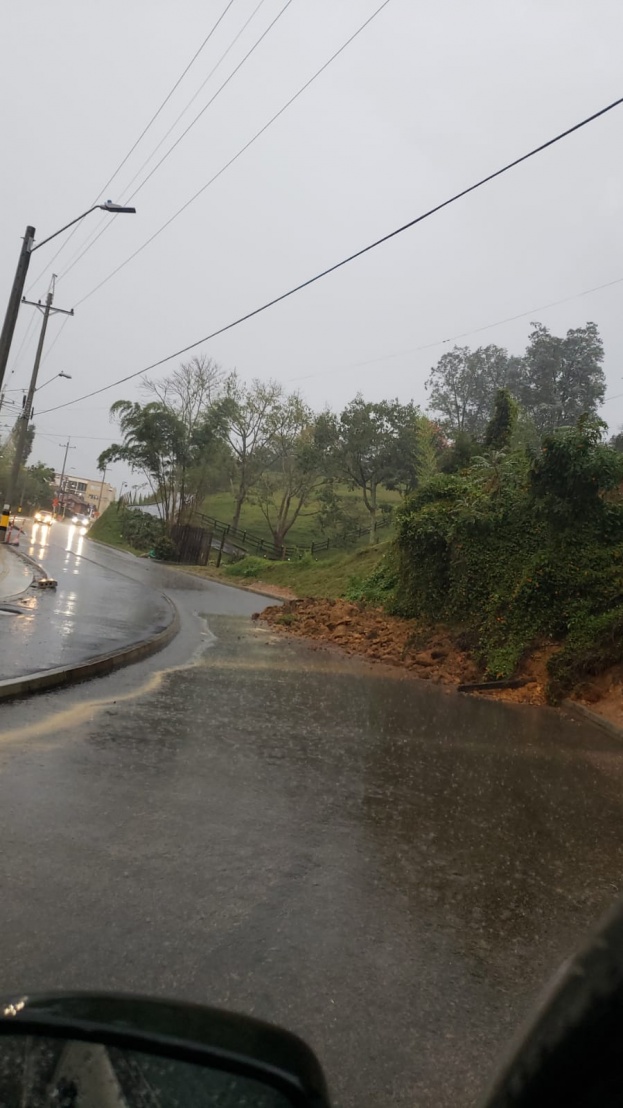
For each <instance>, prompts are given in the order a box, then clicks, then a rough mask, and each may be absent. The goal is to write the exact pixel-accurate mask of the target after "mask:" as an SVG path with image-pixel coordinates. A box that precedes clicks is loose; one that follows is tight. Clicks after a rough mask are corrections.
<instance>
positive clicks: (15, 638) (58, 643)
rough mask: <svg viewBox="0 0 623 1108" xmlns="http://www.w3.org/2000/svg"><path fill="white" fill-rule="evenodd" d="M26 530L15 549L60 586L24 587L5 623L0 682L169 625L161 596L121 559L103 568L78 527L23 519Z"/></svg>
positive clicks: (136, 639)
mask: <svg viewBox="0 0 623 1108" xmlns="http://www.w3.org/2000/svg"><path fill="white" fill-rule="evenodd" d="M25 531H26V534H25V535H24V536H22V538H21V541H20V547H19V548H20V552H22V553H24V554H26V555H28V556H29V557H30V558H33V559H34V560H35V561H36V562H37V563H39V564H40V565H42V566H43V568H44V569H45V570H46V572H47V574H48V575H49V576H50V577H53V578H55V579H56V580H57V581H58V587H57V588H56V589H55V590H48V589H46V590H41V589H36V588H31V589H29V590H28V592H27V593H26V595H25V597H24V598H23V600H22V602H21V603H20V604H19V605H17V606H19V607H21V608H22V610H23V614H22V615H19V616H17V615H14V616H13V617H11V618H6V617H5V619H4V620H3V622H2V632H3V636H2V638H3V642H2V649H1V651H0V679H6V678H13V677H19V676H23V675H24V674H29V673H37V672H39V671H40V670H46V669H53V668H55V667H56V666H70V665H75V664H76V663H78V662H82V661H85V660H87V659H89V658H92V657H94V656H96V655H98V654H105V653H107V652H108V651H111V650H118V649H120V648H123V647H125V646H129V645H131V644H133V643H137V642H141V641H142V640H143V639H146V638H150V637H151V636H152V635H154V634H156V633H157V632H158V631H161V630H163V629H164V628H165V627H167V626H168V624H169V623H170V621H171V609H170V606H169V605H168V604H167V602H166V600H165V599H164V598H163V597H162V595H161V594H160V593H159V592H158V591H156V590H154V589H153V588H150V587H148V585H147V584H146V583H144V582H142V581H139V580H137V579H134V578H132V577H131V576H129V575H128V574H127V573H125V572H124V571H125V562H124V561H122V560H121V558H119V557H117V559H116V563H114V564H113V565H111V566H107V565H106V559H108V560H109V561H110V555H109V553H108V551H107V550H106V549H105V548H103V547H99V546H96V545H95V544H93V543H90V542H89V541H88V540H87V539H86V537H85V535H84V534H83V533H82V529H81V528H79V527H74V526H72V525H71V524H64V523H54V524H53V525H52V526H51V527H48V526H46V525H45V524H36V523H35V524H33V523H31V522H30V521H28V522H27V523H26V524H25ZM100 551H103V555H101V554H100ZM12 557H15V556H14V555H12ZM113 557H114V555H113ZM15 560H17V559H15ZM133 561H136V559H133Z"/></svg>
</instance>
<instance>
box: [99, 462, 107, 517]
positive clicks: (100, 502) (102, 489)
mask: <svg viewBox="0 0 623 1108" xmlns="http://www.w3.org/2000/svg"><path fill="white" fill-rule="evenodd" d="M107 469H108V466H104V472H103V474H102V483H101V485H100V496H99V500H98V502H97V514H98V515H99V514H100V507H101V504H102V496H103V495H104V481H105V480H106V470H107Z"/></svg>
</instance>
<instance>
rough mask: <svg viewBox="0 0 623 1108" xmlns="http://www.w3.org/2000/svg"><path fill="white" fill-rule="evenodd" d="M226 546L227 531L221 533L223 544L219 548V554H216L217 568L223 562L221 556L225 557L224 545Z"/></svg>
mask: <svg viewBox="0 0 623 1108" xmlns="http://www.w3.org/2000/svg"><path fill="white" fill-rule="evenodd" d="M224 546H225V532H224V531H223V534H222V535H221V545H220V546H219V548H218V554H217V555H216V568H217V569H218V568H219V566H220V564H221V558H222V557H223V547H224Z"/></svg>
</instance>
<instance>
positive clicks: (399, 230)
mask: <svg viewBox="0 0 623 1108" xmlns="http://www.w3.org/2000/svg"><path fill="white" fill-rule="evenodd" d="M621 104H623V97H619V99H618V100H614V101H613V102H612V103H611V104H608V105H606V107H605V108H600V110H599V111H598V112H594V113H593V114H592V115H589V116H587V117H586V119H583V120H581V121H580V122H579V123H574V125H573V126H572V127H568V128H567V129H566V130H565V131H561V132H560V133H559V134H558V135H555V136H554V137H553V138H551V139H547V141H546V142H542V143H541V144H540V145H539V146H535V147H534V148H533V149H532V150H529V151H528V153H527V154H522V155H521V156H520V157H518V158H514V159H513V161H512V162H507V164H506V165H504V166H502V167H501V168H500V169H496V170H495V171H494V172H493V173H489V174H487V176H486V177H481V178H480V180H479V181H476V182H475V183H474V184H473V185H468V187H467V188H464V189H461V191H460V192H457V193H455V194H454V195H453V196H451V197H449V198H448V199H447V200H443V201H442V202H441V203H440V204H436V205H435V206H434V207H433V208H429V209H428V211H426V212H423V213H422V214H421V215H418V216H416V217H415V219H411V220H409V222H408V223H403V224H402V225H401V226H400V227H396V228H395V229H394V230H393V231H389V232H388V234H386V235H383V236H382V237H381V238H379V239H375V241H374V242H371V243H368V245H367V246H363V247H362V248H361V249H360V250H356V251H355V252H354V253H353V254H349V255H348V257H346V258H342V260H341V261H339V262H335V263H334V264H333V265H330V266H327V268H326V269H323V270H321V271H320V273H316V275H315V276H314V277H309V278H308V279H307V280H306V281H302V282H301V283H300V284H298V285H295V286H294V287H293V288H291V289H288V291H287V292H282V293H281V294H280V295H279V296H275V297H273V299H272V300H268V301H267V302H266V303H265V304H261V305H260V307H259V308H254V309H253V310H252V311H250V312H246V313H245V314H244V315H241V316H238V318H237V319H234V320H232V321H231V323H226V324H225V325H224V326H223V327H219V328H218V329H217V330H216V331H212V332H211V333H210V334H208V335H204V336H203V338H200V339H197V340H196V341H195V342H191V343H189V344H188V345H187V346H183V347H181V349H179V350H176V351H174V353H173V354H167V355H166V357H164V358H160V359H159V360H158V361H157V362H152V364H151V365H148V366H145V367H144V368H143V369H138V370H136V371H135V372H134V373H128V374H127V376H126V377H120V378H119V380H117V381H112V382H111V384H110V385H103V386H102V388H100V389H94V390H93V391H92V392H88V393H85V395H84V396H79V397H76V399H75V400H68V401H66V402H65V403H64V404H57V405H56V406H55V407H54V408H47V409H46V412H56V411H58V410H59V409H60V408H68V407H70V406H71V405H73V404H79V403H81V402H82V401H83V400H88V399H89V398H90V397H91V396H98V395H99V394H100V393H102V392H107V391H108V389H113V388H116V387H117V385H123V384H125V383H126V381H131V380H133V378H135V377H140V376H141V375H142V374H143V373H149V372H150V371H151V370H152V369H158V367H159V366H161V365H165V363H166V362H170V361H172V360H173V359H174V358H179V357H180V356H181V355H182V354H187V353H188V351H189V350H194V349H195V348H196V347H197V346H201V345H202V344H203V343H204V342H210V340H211V339H215V338H216V337H217V336H218V335H223V334H224V333H225V332H226V331H231V330H232V329H233V328H234V327H239V326H240V324H241V323H245V322H246V321H247V320H249V319H253V317H254V316H256V315H260V313H261V312H265V311H267V309H268V308H272V307H274V305H275V304H280V303H281V302H282V301H283V300H287V299H288V298H289V297H290V296H294V294H295V293H297V292H300V291H301V290H302V289H305V288H308V287H309V285H313V284H315V283H316V281H320V280H322V278H323V277H327V276H328V275H329V274H330V273H335V271H336V270H338V269H342V268H343V267H344V266H345V265H349V263H350V262H353V261H355V259H356V258H361V257H362V256H363V255H364V254H368V253H369V252H370V251H371V250H375V249H376V248H377V246H381V245H382V244H383V243H385V242H389V241H390V240H391V239H393V238H396V236H397V235H401V234H403V232H404V231H408V230H410V229H411V227H415V226H416V224H418V223H422V222H423V220H425V219H428V218H430V216H432V215H435V214H436V213H437V212H439V211H442V209H443V208H447V207H448V206H449V205H450V204H454V203H456V201H457V200H460V199H462V197H464V196H468V195H469V193H471V192H475V191H476V189H479V188H482V186H483V185H486V184H488V183H489V181H493V180H495V178H496V177H501V176H502V174H503V173H508V171H509V170H510V169H514V168H515V166H518V165H521V163H522V162H525V161H528V159H529V158H533V157H535V156H536V155H537V154H540V153H542V151H543V150H547V149H548V148H549V147H550V146H554V145H555V143H558V142H561V141H562V139H564V138H567V137H568V136H569V135H572V134H574V133H575V132H576V131H579V130H580V129H581V128H582V127H586V126H587V125H588V124H589V123H593V122H594V121H595V120H596V119H599V118H601V116H603V115H606V114H607V112H611V111H612V110H613V109H614V108H617V107H619V106H620V105H621ZM40 414H41V415H44V414H45V413H44V412H41V413H40Z"/></svg>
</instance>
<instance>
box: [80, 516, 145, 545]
mask: <svg viewBox="0 0 623 1108" xmlns="http://www.w3.org/2000/svg"><path fill="white" fill-rule="evenodd" d="M88 537H89V538H90V539H95V540H96V542H103V543H105V544H106V546H116V547H117V549H118V550H127V551H129V553H130V554H139V553H140V551H139V550H137V549H136V547H134V546H132V545H131V544H130V543H129V542H127V541H126V539H124V537H123V535H122V533H121V516H120V514H119V512H118V511H117V506H116V504H110V505H109V507H108V508H106V510H105V511H104V512H102V514H101V516H100V517H99V519H96V520H95V522H94V523H92V524H91V526H90V527H89V532H88Z"/></svg>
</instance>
